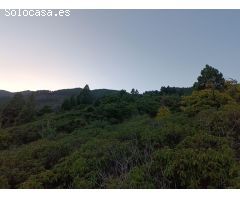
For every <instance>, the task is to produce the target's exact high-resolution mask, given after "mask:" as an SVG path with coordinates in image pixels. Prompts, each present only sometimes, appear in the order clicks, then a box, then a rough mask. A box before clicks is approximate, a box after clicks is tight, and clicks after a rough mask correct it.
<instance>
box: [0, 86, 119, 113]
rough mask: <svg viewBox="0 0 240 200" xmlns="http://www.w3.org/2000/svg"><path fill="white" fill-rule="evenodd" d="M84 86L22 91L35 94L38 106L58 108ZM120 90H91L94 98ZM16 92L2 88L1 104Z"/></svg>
mask: <svg viewBox="0 0 240 200" xmlns="http://www.w3.org/2000/svg"><path fill="white" fill-rule="evenodd" d="M81 90H82V88H72V89H61V90H56V91H50V90H38V91H30V90H26V91H22V92H20V93H22V94H23V95H24V96H29V95H30V94H32V93H33V94H34V96H35V100H36V104H37V107H38V108H41V107H43V106H45V105H48V106H51V107H52V108H54V109H56V108H57V107H59V106H61V104H62V103H63V101H64V99H66V98H69V97H71V96H73V95H74V96H75V95H78V94H79V93H80V91H81ZM116 92H118V91H117V90H108V89H96V90H91V93H92V95H93V97H94V98H96V99H98V98H101V97H103V96H105V95H109V94H114V93H116ZM14 94H16V92H9V91H5V90H0V105H2V104H5V103H6V102H8V101H9V100H10V99H11V97H13V96H14Z"/></svg>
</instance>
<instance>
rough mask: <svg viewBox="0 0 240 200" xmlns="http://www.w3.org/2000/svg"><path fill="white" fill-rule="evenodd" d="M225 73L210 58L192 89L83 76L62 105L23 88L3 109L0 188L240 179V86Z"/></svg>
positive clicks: (239, 182) (226, 183) (203, 183)
mask: <svg viewBox="0 0 240 200" xmlns="http://www.w3.org/2000/svg"><path fill="white" fill-rule="evenodd" d="M222 81H223V78H222V75H221V73H219V72H218V71H217V70H215V69H214V68H211V67H210V66H207V67H206V68H205V69H204V70H203V71H202V73H201V76H200V77H199V79H198V83H197V84H198V86H199V88H198V90H195V91H193V92H192V88H175V87H162V88H161V91H148V92H145V93H143V94H139V92H138V91H137V90H135V89H133V90H132V91H131V93H128V92H126V91H125V90H121V91H113V92H111V93H109V94H108V95H103V94H102V93H105V92H104V91H102V90H99V91H97V95H96V94H95V96H94V95H93V94H94V93H93V91H90V89H89V87H88V86H87V85H86V86H85V87H84V88H83V89H82V90H81V91H80V94H79V95H77V96H76V94H73V93H71V95H69V98H67V99H66V100H65V101H64V102H63V104H62V108H61V109H51V108H50V107H48V106H45V107H42V108H41V107H38V105H36V103H35V100H34V96H33V95H30V96H27V97H23V96H22V95H21V94H17V95H16V96H15V97H13V98H12V99H11V101H9V102H8V103H7V104H6V105H5V106H4V107H3V109H2V113H1V128H0V188H240V168H239V167H240V165H239V160H240V156H239V155H240V145H239V144H240V104H239V103H240V87H239V84H238V83H237V82H236V81H233V80H230V81H229V80H228V81H225V82H224V84H222ZM223 86H224V87H223ZM96 96H97V97H96ZM35 107H38V109H39V108H41V109H40V110H38V111H37V112H36V108H35Z"/></svg>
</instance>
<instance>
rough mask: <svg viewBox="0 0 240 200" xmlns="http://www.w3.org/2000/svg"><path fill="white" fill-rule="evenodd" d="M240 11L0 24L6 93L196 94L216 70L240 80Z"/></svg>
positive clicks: (87, 13) (88, 13)
mask: <svg viewBox="0 0 240 200" xmlns="http://www.w3.org/2000/svg"><path fill="white" fill-rule="evenodd" d="M239 17H240V11H238V10H72V11H71V16H69V17H4V16H1V17H0V23H1V37H0V43H1V47H0V69H1V73H0V80H1V81H0V89H1V90H6V91H11V92H18V91H24V90H32V91H36V90H51V91H54V90H58V89H67V88H78V87H81V88H82V87H84V85H85V84H88V85H89V86H90V88H91V89H101V88H105V89H116V90H121V89H126V90H127V91H130V90H131V89H132V88H136V89H138V90H139V91H140V92H144V91H148V90H159V89H160V88H161V87H162V86H168V85H169V86H175V87H191V86H192V85H193V83H194V82H195V81H196V79H197V77H198V75H199V74H200V71H201V69H202V68H203V67H204V66H205V65H206V64H209V65H211V66H213V67H215V68H217V69H218V70H219V71H221V72H222V73H223V75H224V77H225V78H234V79H237V80H239V76H240V71H239V70H238V66H239V65H240V60H239V53H240V44H239V43H240V42H239V40H238V37H239V35H240V26H239V22H238V19H239Z"/></svg>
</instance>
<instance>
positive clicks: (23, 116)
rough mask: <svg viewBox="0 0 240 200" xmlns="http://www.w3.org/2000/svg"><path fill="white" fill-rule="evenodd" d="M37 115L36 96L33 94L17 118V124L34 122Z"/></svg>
mask: <svg viewBox="0 0 240 200" xmlns="http://www.w3.org/2000/svg"><path fill="white" fill-rule="evenodd" d="M35 114H36V110H35V96H34V94H33V93H32V94H31V95H30V96H29V97H28V99H27V100H26V103H25V105H24V106H23V108H22V110H21V112H20V113H19V115H18V117H17V118H16V124H23V123H27V122H30V121H32V120H33V119H34V117H35Z"/></svg>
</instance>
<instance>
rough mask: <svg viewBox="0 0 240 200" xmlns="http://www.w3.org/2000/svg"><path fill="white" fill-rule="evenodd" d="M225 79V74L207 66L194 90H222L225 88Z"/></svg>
mask: <svg viewBox="0 0 240 200" xmlns="http://www.w3.org/2000/svg"><path fill="white" fill-rule="evenodd" d="M224 84H225V79H224V78H223V74H222V73H221V72H219V71H218V70H217V69H215V68H213V67H211V66H209V65H206V67H205V68H204V69H203V70H202V71H201V75H200V76H199V77H198V81H197V82H196V83H194V88H195V89H197V90H202V89H207V88H211V89H213V90H215V89H217V90H221V89H223V88H224Z"/></svg>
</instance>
